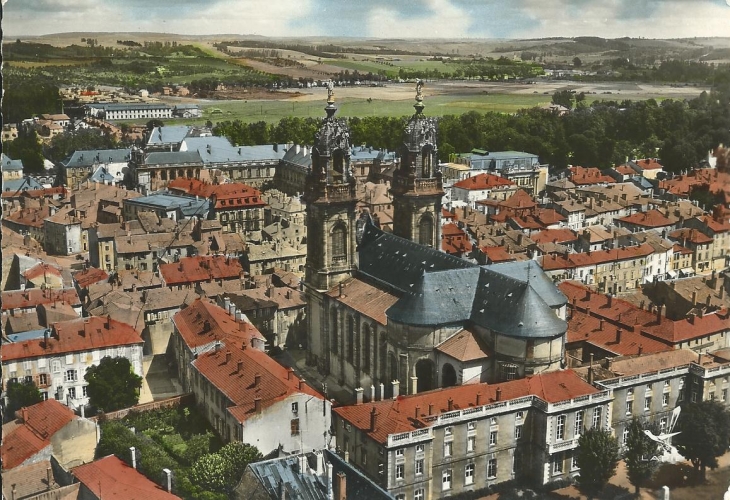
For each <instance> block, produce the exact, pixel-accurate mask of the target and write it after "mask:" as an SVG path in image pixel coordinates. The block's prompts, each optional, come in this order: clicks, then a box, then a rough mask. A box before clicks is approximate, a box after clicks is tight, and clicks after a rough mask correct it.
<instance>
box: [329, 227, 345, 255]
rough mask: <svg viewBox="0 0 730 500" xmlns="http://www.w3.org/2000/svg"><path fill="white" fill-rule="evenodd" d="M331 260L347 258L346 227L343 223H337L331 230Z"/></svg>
mask: <svg viewBox="0 0 730 500" xmlns="http://www.w3.org/2000/svg"><path fill="white" fill-rule="evenodd" d="M331 241H332V260H333V261H342V260H345V259H346V258H347V229H346V228H345V225H344V224H338V225H337V226H335V228H334V229H333V230H332V236H331Z"/></svg>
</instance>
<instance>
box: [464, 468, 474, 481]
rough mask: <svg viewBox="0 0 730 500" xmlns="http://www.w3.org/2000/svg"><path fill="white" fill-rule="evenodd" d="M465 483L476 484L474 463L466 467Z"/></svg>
mask: <svg viewBox="0 0 730 500" xmlns="http://www.w3.org/2000/svg"><path fill="white" fill-rule="evenodd" d="M464 484H474V464H469V465H467V466H466V467H464Z"/></svg>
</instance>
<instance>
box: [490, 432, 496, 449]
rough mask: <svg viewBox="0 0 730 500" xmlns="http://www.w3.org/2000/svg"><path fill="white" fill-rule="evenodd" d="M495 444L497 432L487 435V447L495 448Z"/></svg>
mask: <svg viewBox="0 0 730 500" xmlns="http://www.w3.org/2000/svg"><path fill="white" fill-rule="evenodd" d="M496 444H497V431H492V432H490V433H489V446H495V445H496Z"/></svg>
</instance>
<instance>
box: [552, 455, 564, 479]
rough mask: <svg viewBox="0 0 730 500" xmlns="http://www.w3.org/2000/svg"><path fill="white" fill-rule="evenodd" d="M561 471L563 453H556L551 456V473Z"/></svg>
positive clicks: (560, 472)
mask: <svg viewBox="0 0 730 500" xmlns="http://www.w3.org/2000/svg"><path fill="white" fill-rule="evenodd" d="M562 473H563V454H562V453H558V454H556V455H554V456H553V474H562Z"/></svg>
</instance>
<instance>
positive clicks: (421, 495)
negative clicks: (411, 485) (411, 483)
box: [413, 488, 426, 500]
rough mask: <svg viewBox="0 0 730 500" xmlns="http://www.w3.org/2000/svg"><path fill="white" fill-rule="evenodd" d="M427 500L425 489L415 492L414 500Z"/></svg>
mask: <svg viewBox="0 0 730 500" xmlns="http://www.w3.org/2000/svg"><path fill="white" fill-rule="evenodd" d="M425 498H426V491H425V490H424V489H423V488H421V489H419V490H416V491H414V492H413V500H425Z"/></svg>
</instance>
